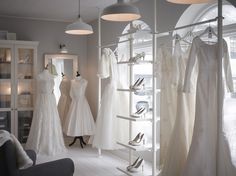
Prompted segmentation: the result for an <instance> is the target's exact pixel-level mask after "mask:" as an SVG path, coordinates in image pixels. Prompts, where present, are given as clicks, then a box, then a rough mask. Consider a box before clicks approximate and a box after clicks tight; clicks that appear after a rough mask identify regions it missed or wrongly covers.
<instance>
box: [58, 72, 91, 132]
mask: <svg viewBox="0 0 236 176" xmlns="http://www.w3.org/2000/svg"><path fill="white" fill-rule="evenodd" d="M87 84H88V81H87V80H86V79H84V78H82V77H81V76H80V77H76V78H75V79H74V80H72V81H71V89H70V96H71V98H72V102H71V105H70V108H69V112H68V114H67V117H66V119H65V124H64V126H63V131H64V133H65V134H66V135H67V136H86V135H88V136H91V135H94V133H95V124H94V119H93V116H92V113H91V110H90V107H89V104H88V101H87V99H86V97H85V91H86V88H87Z"/></svg>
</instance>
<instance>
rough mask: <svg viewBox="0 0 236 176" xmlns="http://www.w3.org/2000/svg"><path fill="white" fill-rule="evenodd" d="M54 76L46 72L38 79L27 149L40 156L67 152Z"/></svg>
mask: <svg viewBox="0 0 236 176" xmlns="http://www.w3.org/2000/svg"><path fill="white" fill-rule="evenodd" d="M53 87H54V76H53V75H52V74H50V73H49V71H48V70H44V71H43V72H42V73H40V74H39V75H38V77H37V97H36V103H35V109H34V115H33V120H32V124H31V128H30V133H29V137H28V140H27V143H26V148H27V149H32V150H34V151H35V152H37V153H38V154H44V155H56V154H60V153H62V152H65V151H66V148H65V145H64V140H63V134H62V129H61V123H60V118H59V114H58V111H57V105H56V99H55V96H54V94H53Z"/></svg>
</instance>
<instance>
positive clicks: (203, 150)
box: [182, 37, 236, 176]
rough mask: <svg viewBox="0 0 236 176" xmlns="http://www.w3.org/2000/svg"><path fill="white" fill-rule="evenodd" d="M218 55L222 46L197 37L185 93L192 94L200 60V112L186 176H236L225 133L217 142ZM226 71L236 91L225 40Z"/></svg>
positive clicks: (196, 120) (227, 79) (229, 82)
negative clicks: (195, 67)
mask: <svg viewBox="0 0 236 176" xmlns="http://www.w3.org/2000/svg"><path fill="white" fill-rule="evenodd" d="M217 53H218V43H216V44H212V45H210V44H207V43H205V42H204V41H202V40H201V39H200V38H199V37H195V38H194V40H193V43H192V47H191V51H190V56H189V60H188V64H187V68H186V76H185V83H184V91H185V92H189V91H190V80H191V78H192V71H193V68H194V65H195V63H196V61H198V78H197V88H196V112H195V122H194V131H193V136H192V143H191V146H190V149H189V153H188V157H187V161H186V165H185V167H184V171H183V174H182V176H217V175H218V176H235V175H236V169H235V167H234V166H233V164H232V161H231V155H230V150H229V146H228V141H227V139H226V137H225V135H224V132H223V131H221V132H220V137H219V145H218V143H217V118H218V117H217V115H218V114H217V80H218V77H217V72H218V66H217V65H218V56H217ZM223 68H224V73H225V79H226V85H227V87H228V90H229V91H230V92H233V81H232V74H231V68H230V62H229V53H228V48H227V43H226V42H225V41H224V43H223ZM222 93H223V92H222ZM217 145H218V147H219V157H218V165H217V164H216V163H217V162H216V160H217V155H216V154H217ZM217 173H218V174H217Z"/></svg>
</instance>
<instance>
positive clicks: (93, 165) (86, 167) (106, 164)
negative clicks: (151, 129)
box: [37, 145, 127, 176]
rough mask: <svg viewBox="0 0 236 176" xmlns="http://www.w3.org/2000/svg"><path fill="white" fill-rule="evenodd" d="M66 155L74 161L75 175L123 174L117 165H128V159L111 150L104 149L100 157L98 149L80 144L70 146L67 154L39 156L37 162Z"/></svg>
mask: <svg viewBox="0 0 236 176" xmlns="http://www.w3.org/2000/svg"><path fill="white" fill-rule="evenodd" d="M65 157H66V158H71V159H72V160H73V161H74V164H75V174H74V176H121V175H123V174H122V173H121V172H120V171H118V170H117V169H116V167H125V165H127V162H126V161H124V160H122V159H120V158H119V157H117V156H115V155H113V154H111V153H109V152H105V151H103V152H102V156H101V157H98V153H97V150H96V149H94V148H92V147H91V146H86V147H85V148H84V149H81V148H80V147H79V146H78V145H74V146H72V147H70V148H68V152H67V153H66V154H61V155H58V156H54V157H48V156H38V158H37V164H39V163H44V162H47V161H52V160H56V159H60V158H65Z"/></svg>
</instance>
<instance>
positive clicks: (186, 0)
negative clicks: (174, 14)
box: [167, 0, 216, 4]
mask: <svg viewBox="0 0 236 176" xmlns="http://www.w3.org/2000/svg"><path fill="white" fill-rule="evenodd" d="M167 1H168V2H171V3H175V4H202V3H210V2H216V0H167Z"/></svg>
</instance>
